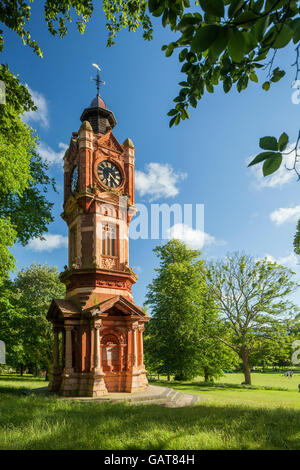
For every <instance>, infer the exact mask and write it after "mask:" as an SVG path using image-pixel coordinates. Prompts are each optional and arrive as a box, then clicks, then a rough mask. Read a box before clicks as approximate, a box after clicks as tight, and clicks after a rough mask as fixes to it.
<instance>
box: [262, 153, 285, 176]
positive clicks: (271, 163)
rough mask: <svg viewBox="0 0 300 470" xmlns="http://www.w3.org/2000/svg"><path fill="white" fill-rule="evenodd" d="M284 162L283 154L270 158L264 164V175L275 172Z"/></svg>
mask: <svg viewBox="0 0 300 470" xmlns="http://www.w3.org/2000/svg"><path fill="white" fill-rule="evenodd" d="M281 162H282V155H281V154H278V155H276V156H274V157H271V158H268V159H267V160H265V162H264V164H263V175H264V176H268V175H271V174H272V173H274V172H275V171H276V170H278V168H279V167H280V165H281Z"/></svg>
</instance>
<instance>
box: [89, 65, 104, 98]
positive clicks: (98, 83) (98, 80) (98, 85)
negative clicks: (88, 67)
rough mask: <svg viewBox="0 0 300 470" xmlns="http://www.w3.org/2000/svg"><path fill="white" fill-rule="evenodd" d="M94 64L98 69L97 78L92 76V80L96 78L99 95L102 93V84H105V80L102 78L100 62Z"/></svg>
mask: <svg viewBox="0 0 300 470" xmlns="http://www.w3.org/2000/svg"><path fill="white" fill-rule="evenodd" d="M92 66H93V67H95V68H96V69H97V74H96V78H92V80H94V82H96V88H97V95H99V94H100V85H105V82H104V81H103V80H101V79H100V72H101V68H100V67H99V65H98V64H92Z"/></svg>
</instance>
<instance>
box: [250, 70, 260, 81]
mask: <svg viewBox="0 0 300 470" xmlns="http://www.w3.org/2000/svg"><path fill="white" fill-rule="evenodd" d="M250 80H252V82H255V83H257V82H258V78H257V75H256V73H255V72H254V71H253V72H250Z"/></svg>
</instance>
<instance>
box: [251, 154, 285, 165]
mask: <svg viewBox="0 0 300 470" xmlns="http://www.w3.org/2000/svg"><path fill="white" fill-rule="evenodd" d="M277 155H280V154H278V153H276V152H261V153H259V154H258V155H256V157H255V158H253V160H252V161H251V162H250V163H249V165H248V166H252V165H256V164H257V163H260V162H263V161H264V160H266V159H267V158H270V157H274V156H277Z"/></svg>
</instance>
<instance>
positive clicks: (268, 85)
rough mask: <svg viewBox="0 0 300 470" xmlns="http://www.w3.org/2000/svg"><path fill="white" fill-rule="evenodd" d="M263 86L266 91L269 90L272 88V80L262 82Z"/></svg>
mask: <svg viewBox="0 0 300 470" xmlns="http://www.w3.org/2000/svg"><path fill="white" fill-rule="evenodd" d="M262 87H263V89H264V90H265V91H268V90H269V89H270V82H265V83H263V84H262Z"/></svg>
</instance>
